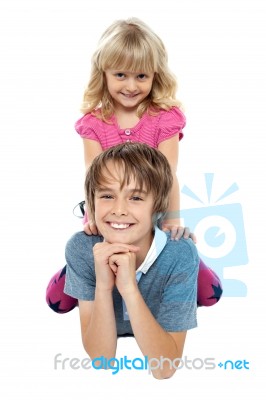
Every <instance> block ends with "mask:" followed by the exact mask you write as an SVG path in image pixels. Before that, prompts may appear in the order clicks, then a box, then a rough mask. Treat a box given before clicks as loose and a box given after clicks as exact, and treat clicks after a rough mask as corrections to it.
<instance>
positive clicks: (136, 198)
mask: <svg viewBox="0 0 266 400" xmlns="http://www.w3.org/2000/svg"><path fill="white" fill-rule="evenodd" d="M131 200H134V201H142V200H143V199H142V198H141V197H139V196H132V197H131Z"/></svg>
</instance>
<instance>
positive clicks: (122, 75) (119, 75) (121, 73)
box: [115, 72, 125, 78]
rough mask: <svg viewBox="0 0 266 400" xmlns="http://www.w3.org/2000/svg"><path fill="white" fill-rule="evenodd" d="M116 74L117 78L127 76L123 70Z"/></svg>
mask: <svg viewBox="0 0 266 400" xmlns="http://www.w3.org/2000/svg"><path fill="white" fill-rule="evenodd" d="M115 76H116V77H117V78H124V77H125V74H123V72H118V73H117V74H115Z"/></svg>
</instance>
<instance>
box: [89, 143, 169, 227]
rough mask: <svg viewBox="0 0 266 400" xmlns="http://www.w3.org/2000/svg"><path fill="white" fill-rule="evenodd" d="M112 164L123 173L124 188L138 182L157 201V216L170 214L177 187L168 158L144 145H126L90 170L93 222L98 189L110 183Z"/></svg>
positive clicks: (101, 157) (104, 155)
mask: <svg viewBox="0 0 266 400" xmlns="http://www.w3.org/2000/svg"><path fill="white" fill-rule="evenodd" d="M109 162H113V163H114V164H115V166H116V169H117V170H120V171H121V174H120V173H119V176H121V177H122V178H121V182H120V185H121V188H123V187H124V186H125V185H126V184H127V185H128V184H129V182H130V181H131V180H132V179H134V180H135V181H136V184H137V186H138V188H139V189H140V190H142V189H144V190H146V191H147V193H152V195H153V198H154V204H153V214H161V213H162V214H163V213H165V212H166V211H167V209H168V205H169V195H170V191H171V187H172V184H173V175H172V172H171V168H170V165H169V162H168V161H167V158H166V157H165V156H164V155H163V154H162V153H161V152H160V151H159V150H157V149H154V148H152V147H150V146H148V145H146V144H144V143H123V144H119V145H117V146H114V147H111V148H109V149H108V150H105V151H104V152H102V153H101V154H99V155H98V156H97V157H96V158H95V159H94V160H93V162H92V164H91V166H90V168H89V169H88V171H87V174H86V179H85V194H86V203H87V206H88V210H89V214H90V217H91V219H92V220H93V221H94V214H95V193H96V190H97V189H99V188H100V187H101V186H102V185H103V184H105V183H107V182H108V178H107V176H106V175H108V176H110V175H111V173H110V171H109V169H108V163H109ZM106 173H107V174H106ZM111 176H112V175H111ZM109 179H110V178H109ZM114 179H116V177H114Z"/></svg>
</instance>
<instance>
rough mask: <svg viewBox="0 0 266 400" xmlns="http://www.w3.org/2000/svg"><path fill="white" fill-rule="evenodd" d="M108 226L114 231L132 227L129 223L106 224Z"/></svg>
mask: <svg viewBox="0 0 266 400" xmlns="http://www.w3.org/2000/svg"><path fill="white" fill-rule="evenodd" d="M108 224H109V225H110V226H111V228H114V229H127V228H129V227H130V226H132V225H133V224H129V223H119V222H108Z"/></svg>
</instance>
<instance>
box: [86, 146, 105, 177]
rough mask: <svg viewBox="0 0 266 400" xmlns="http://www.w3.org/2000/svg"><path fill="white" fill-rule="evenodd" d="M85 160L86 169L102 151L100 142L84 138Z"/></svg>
mask: <svg viewBox="0 0 266 400" xmlns="http://www.w3.org/2000/svg"><path fill="white" fill-rule="evenodd" d="M83 147H84V161H85V168H86V171H87V169H88V168H89V166H90V165H91V163H92V161H93V160H94V158H95V157H97V156H98V155H99V154H101V153H102V151H103V149H102V146H101V145H100V143H99V142H96V140H91V139H83Z"/></svg>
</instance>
